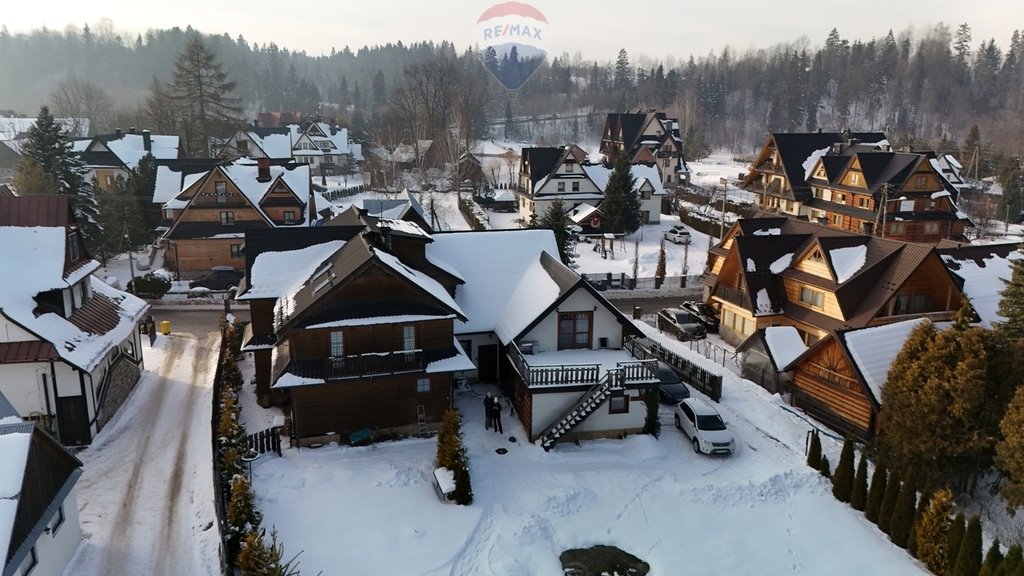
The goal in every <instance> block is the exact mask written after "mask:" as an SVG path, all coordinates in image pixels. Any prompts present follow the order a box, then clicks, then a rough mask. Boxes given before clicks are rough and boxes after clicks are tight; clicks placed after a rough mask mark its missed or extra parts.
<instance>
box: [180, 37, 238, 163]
mask: <svg viewBox="0 0 1024 576" xmlns="http://www.w3.org/2000/svg"><path fill="white" fill-rule="evenodd" d="M234 90H235V83H234V82H233V81H231V80H230V79H229V78H228V74H227V72H225V71H224V69H223V67H222V66H221V63H220V62H218V61H217V56H216V55H215V54H214V53H213V51H211V50H210V49H209V48H208V47H207V46H206V44H205V43H204V42H203V38H202V36H200V35H199V34H192V35H191V36H190V37H189V39H188V41H187V42H186V43H185V48H184V50H183V51H182V53H181V54H180V55H179V56H178V59H177V60H176V61H175V63H174V85H173V92H172V94H173V97H174V100H175V101H176V102H177V104H178V106H179V109H180V110H181V113H182V118H181V119H182V123H181V128H182V133H181V136H182V147H183V148H184V149H185V153H186V154H187V155H188V156H191V157H197V156H198V157H202V156H212V155H213V151H212V150H211V148H210V139H211V138H212V137H215V136H224V135H227V134H228V133H230V132H231V131H232V130H233V129H234V128H235V127H237V126H238V125H240V124H241V123H242V122H241V120H239V115H240V114H241V110H242V108H241V100H239V99H238V98H235V97H233V96H231V93H232V92H233V91H234Z"/></svg>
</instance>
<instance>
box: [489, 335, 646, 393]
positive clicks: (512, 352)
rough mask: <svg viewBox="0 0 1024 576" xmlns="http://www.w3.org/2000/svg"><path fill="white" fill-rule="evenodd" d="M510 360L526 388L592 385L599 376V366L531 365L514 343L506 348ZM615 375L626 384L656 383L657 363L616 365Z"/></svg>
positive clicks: (644, 361) (644, 362) (641, 362)
mask: <svg viewBox="0 0 1024 576" xmlns="http://www.w3.org/2000/svg"><path fill="white" fill-rule="evenodd" d="M509 360H511V362H512V366H513V368H515V370H516V372H518V373H519V375H520V377H522V379H523V383H524V384H526V386H527V387H528V388H538V387H545V386H593V385H594V384H595V383H597V381H598V380H600V379H601V377H602V368H601V365H600V364H558V365H549V366H530V365H529V364H528V363H527V361H526V358H525V357H524V355H523V353H522V351H521V350H520V349H519V347H518V346H516V345H515V343H513V344H512V345H511V346H510V347H509ZM605 372H618V373H619V374H621V375H622V378H623V381H624V382H625V383H626V384H642V383H650V382H654V381H657V379H658V378H657V374H658V372H657V361H655V360H636V361H630V362H618V363H616V368H615V369H613V370H606V371H605Z"/></svg>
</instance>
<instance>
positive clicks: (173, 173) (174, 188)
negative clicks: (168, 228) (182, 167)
mask: <svg viewBox="0 0 1024 576" xmlns="http://www.w3.org/2000/svg"><path fill="white" fill-rule="evenodd" d="M182 184H183V182H182V178H181V172H179V171H177V170H172V169H171V168H170V167H169V166H157V167H156V185H155V186H154V187H153V203H154V204H163V203H165V202H167V201H169V200H171V199H172V198H174V197H175V196H177V195H178V194H179V193H180V192H181V191H182V189H183V188H184V187H183V186H182Z"/></svg>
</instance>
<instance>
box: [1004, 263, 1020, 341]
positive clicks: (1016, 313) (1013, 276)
mask: <svg viewBox="0 0 1024 576" xmlns="http://www.w3.org/2000/svg"><path fill="white" fill-rule="evenodd" d="M1011 266H1012V270H1011V273H1010V280H1009V281H1004V282H1005V284H1006V288H1004V289H1003V291H1002V293H1001V298H1000V300H999V315H1000V316H1002V317H1003V318H1006V320H1005V321H1004V322H1000V323H998V324H997V327H998V329H999V330H1000V331H1002V332H1004V333H1006V335H1007V336H1008V337H1009V338H1011V339H1013V340H1017V339H1019V338H1024V260H1019V259H1018V260H1013V261H1011Z"/></svg>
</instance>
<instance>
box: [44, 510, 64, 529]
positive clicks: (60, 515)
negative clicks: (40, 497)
mask: <svg viewBox="0 0 1024 576" xmlns="http://www.w3.org/2000/svg"><path fill="white" fill-rule="evenodd" d="M62 524H64V505H63V504H61V505H60V506H57V511H56V512H54V513H53V518H50V523H49V524H47V525H46V528H47V529H48V530H49V532H50V536H56V535H57V530H60V527H61V525H62Z"/></svg>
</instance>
